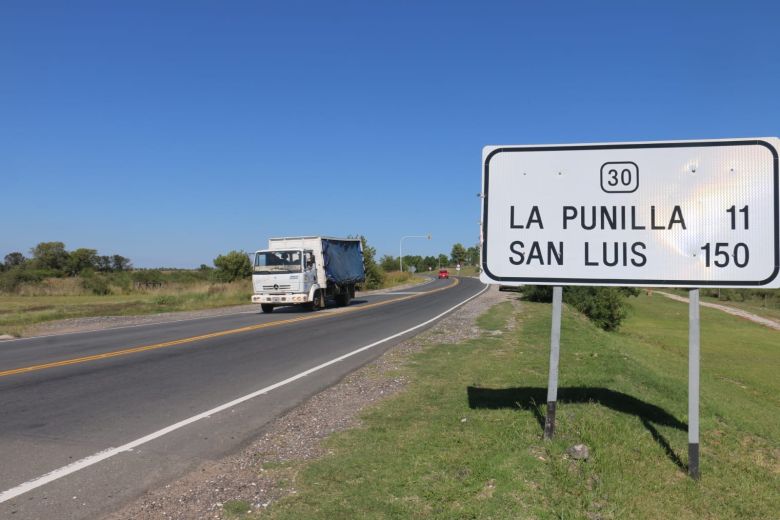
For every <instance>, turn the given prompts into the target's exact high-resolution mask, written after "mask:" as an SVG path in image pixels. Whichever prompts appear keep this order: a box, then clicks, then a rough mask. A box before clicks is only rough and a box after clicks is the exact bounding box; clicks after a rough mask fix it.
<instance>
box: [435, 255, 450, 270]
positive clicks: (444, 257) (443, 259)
mask: <svg viewBox="0 0 780 520" xmlns="http://www.w3.org/2000/svg"><path fill="white" fill-rule="evenodd" d="M437 260H438V261H439V262H438V263H439V267H447V264H449V263H450V259H449V257H448V256H447V255H445V254H444V253H442V254H440V255H439V257H438V258H437Z"/></svg>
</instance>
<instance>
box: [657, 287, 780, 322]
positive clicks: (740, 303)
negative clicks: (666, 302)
mask: <svg viewBox="0 0 780 520" xmlns="http://www.w3.org/2000/svg"><path fill="white" fill-rule="evenodd" d="M663 290H664V291H666V292H672V293H674V294H677V295H680V296H683V297H685V298H687V297H688V291H686V290H684V289H663ZM777 291H778V290H776V289H775V290H771V289H768V290H765V291H762V292H763V296H762V295H760V294H759V295H758V296H757V295H755V294H751V295H748V296H747V297H745V296H742V294H741V293H740V292H739V289H731V290H728V296H726V293H727V291H726V290H724V291H723V292H724V297H723V298H718V297H717V296H709V295H707V294H706V291H702V293H701V294H700V298H701V301H703V302H710V303H718V304H720V305H725V306H727V307H734V308H735V309H742V310H744V311H747V312H751V313H753V314H756V315H758V316H761V317H764V318H769V319H770V320H775V321H780V300H779V299H778V296H777ZM713 292H714V291H713ZM741 296H742V298H743V299H742V300H739V299H736V298H738V297H741Z"/></svg>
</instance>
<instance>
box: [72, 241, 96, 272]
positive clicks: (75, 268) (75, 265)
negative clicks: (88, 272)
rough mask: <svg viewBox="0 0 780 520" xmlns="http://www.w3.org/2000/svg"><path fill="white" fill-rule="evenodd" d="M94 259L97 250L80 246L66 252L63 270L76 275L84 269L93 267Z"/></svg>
mask: <svg viewBox="0 0 780 520" xmlns="http://www.w3.org/2000/svg"><path fill="white" fill-rule="evenodd" d="M96 261H97V251H95V250H94V249H86V248H83V247H81V248H79V249H76V250H75V251H71V252H70V253H69V254H68V262H67V265H66V267H65V270H66V271H67V273H68V274H69V275H71V276H76V275H77V274H79V273H81V272H82V271H84V270H85V269H94V268H95V263H96Z"/></svg>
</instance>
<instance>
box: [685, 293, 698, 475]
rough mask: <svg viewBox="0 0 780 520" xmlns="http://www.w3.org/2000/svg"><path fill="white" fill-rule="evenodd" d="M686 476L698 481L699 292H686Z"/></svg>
mask: <svg viewBox="0 0 780 520" xmlns="http://www.w3.org/2000/svg"><path fill="white" fill-rule="evenodd" d="M688 475H690V476H691V478H693V479H694V480H699V290H698V289H691V290H690V291H689V292H688Z"/></svg>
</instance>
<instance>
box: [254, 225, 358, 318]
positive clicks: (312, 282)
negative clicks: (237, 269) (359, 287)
mask: <svg viewBox="0 0 780 520" xmlns="http://www.w3.org/2000/svg"><path fill="white" fill-rule="evenodd" d="M365 279H366V273H365V269H364V266H363V246H362V244H361V242H360V239H357V238H330V237H284V238H271V239H269V240H268V249H262V250H260V251H257V252H255V263H254V267H253V271H252V287H253V289H254V294H253V295H252V303H259V304H260V306H261V308H262V309H263V312H273V310H274V307H278V306H282V305H300V306H303V307H304V308H306V309H309V310H315V309H321V308H324V307H325V302H326V300H327V299H331V298H332V299H335V300H336V303H337V304H338V305H339V306H344V305H349V301H350V300H351V299H352V298H354V297H355V284H358V283H360V282H362V281H364V280H365Z"/></svg>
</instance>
